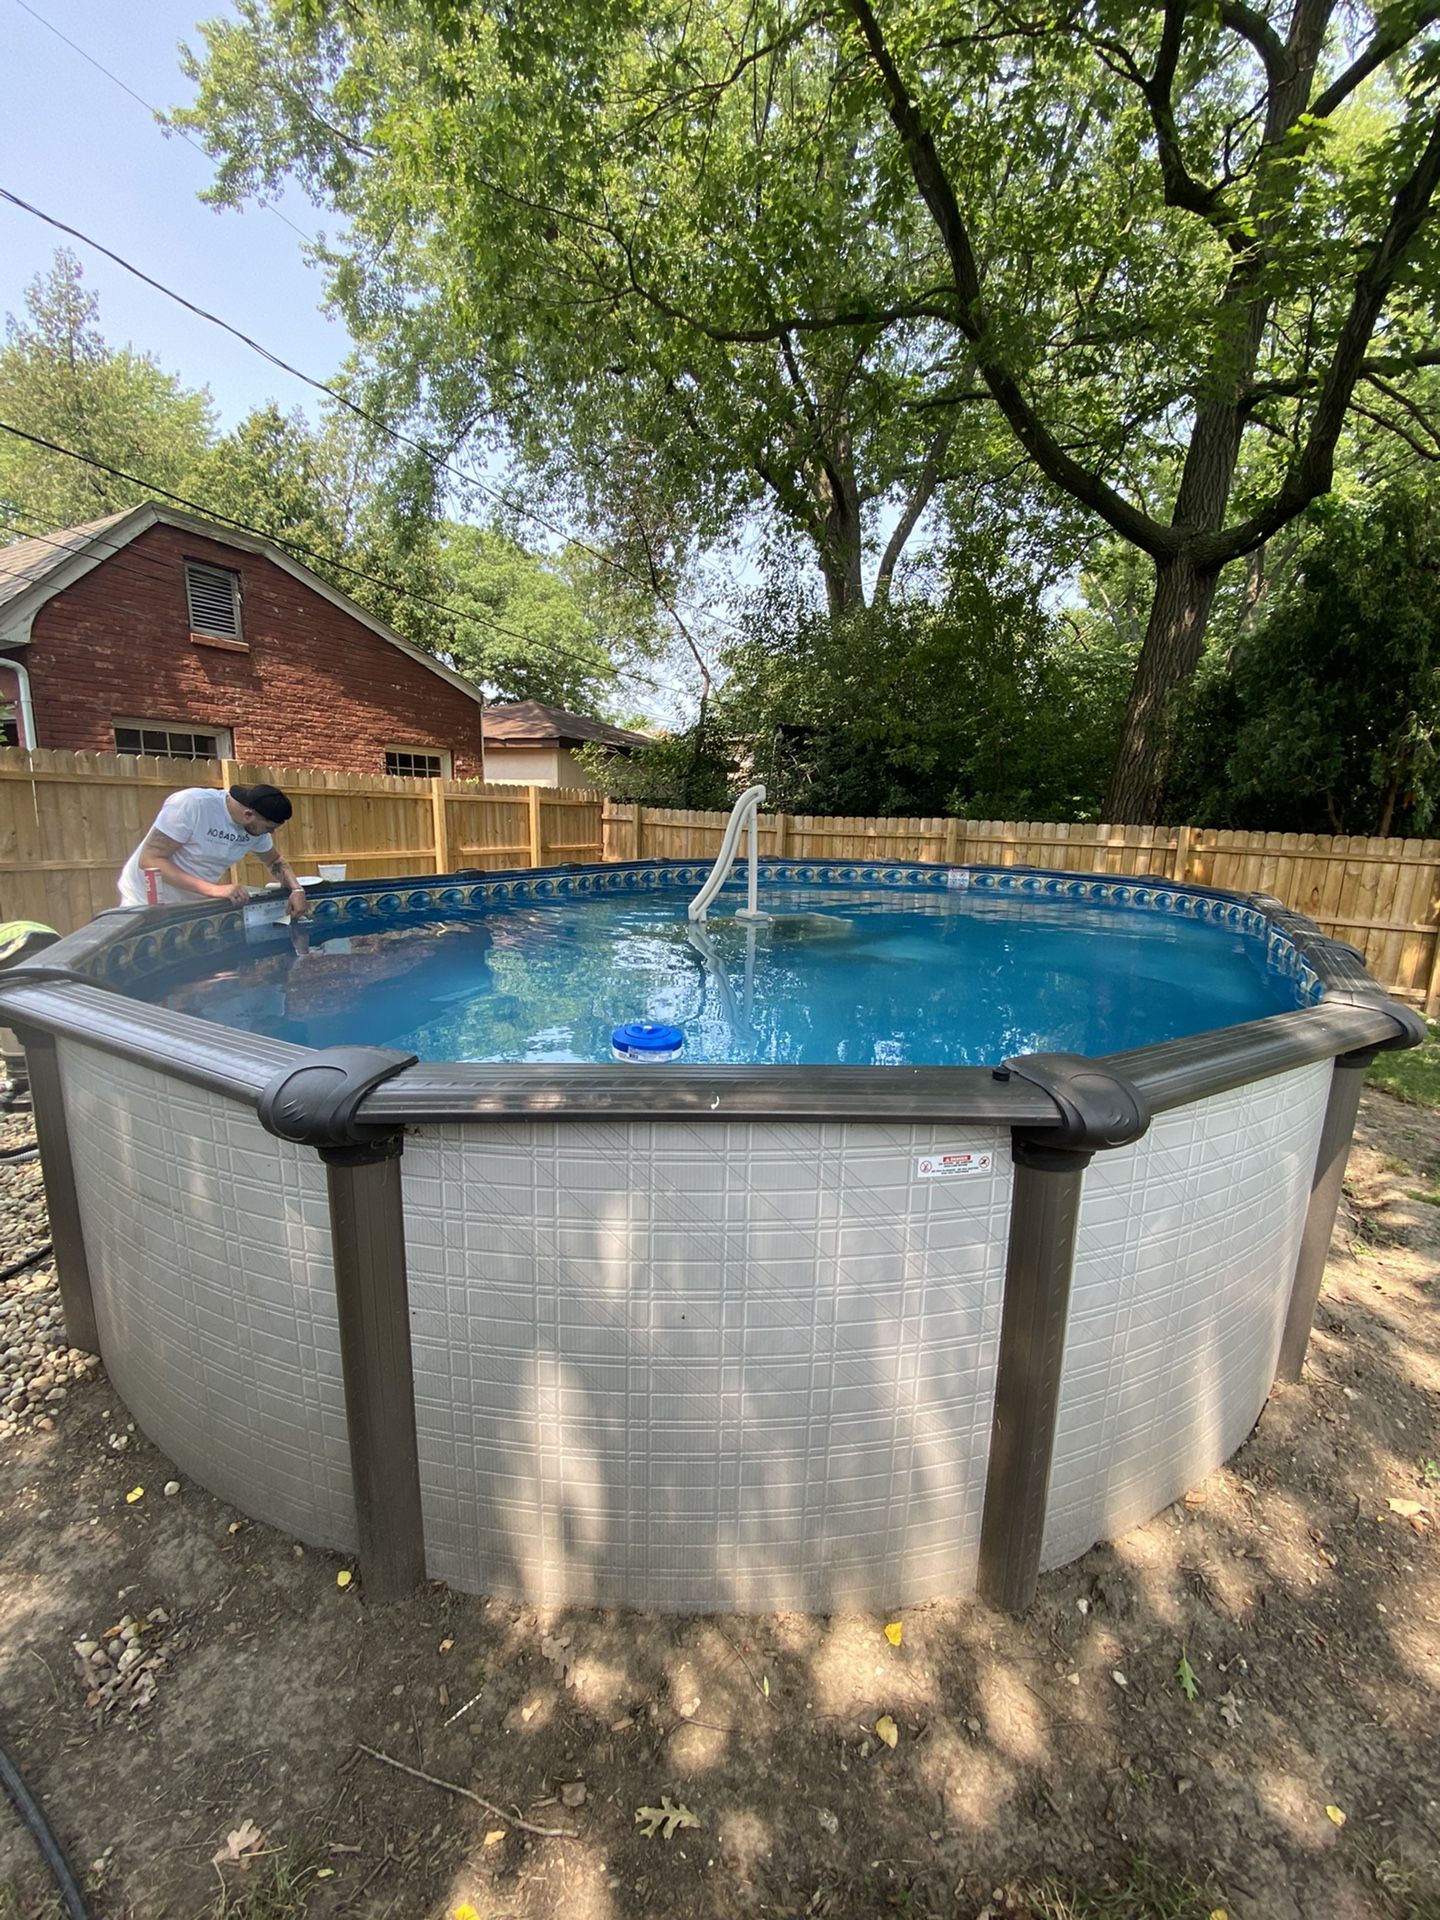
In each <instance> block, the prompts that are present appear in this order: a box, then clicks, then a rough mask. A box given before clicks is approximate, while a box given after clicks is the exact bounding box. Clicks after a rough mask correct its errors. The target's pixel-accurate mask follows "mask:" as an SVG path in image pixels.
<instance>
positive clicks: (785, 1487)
mask: <svg viewBox="0 0 1440 1920" xmlns="http://www.w3.org/2000/svg"><path fill="white" fill-rule="evenodd" d="M706 872H707V868H706V867H705V866H703V865H689V864H686V863H675V862H637V863H633V864H631V865H626V866H618V867H603V868H584V869H571V870H558V871H551V872H537V873H525V874H510V875H447V876H442V877H440V878H438V879H435V880H433V881H432V880H424V881H409V880H407V881H403V882H390V883H384V884H380V883H370V882H367V883H352V884H348V885H347V884H342V885H339V886H332V887H327V888H322V889H319V890H318V892H317V894H316V897H315V909H314V917H313V928H312V932H311V935H310V938H309V941H308V946H306V944H305V943H303V942H301V943H298V944H299V945H300V946H301V947H302V948H303V949H304V950H300V951H297V945H296V944H294V943H292V941H291V938H290V935H289V934H288V932H286V931H285V930H284V929H266V928H264V927H263V926H262V927H256V926H254V925H252V926H250V927H249V928H248V929H247V927H246V925H245V918H246V916H245V915H243V914H242V913H241V911H239V910H237V909H234V908H230V907H225V908H217V907H216V906H214V905H213V903H209V902H206V903H201V904H199V905H197V906H195V907H193V908H192V907H186V908H177V909H138V910H129V911H117V912H114V913H111V914H105V915H102V916H101V917H100V918H99V919H98V920H96V921H94V922H92V923H91V925H90V926H89V927H87V928H84V929H82V930H81V932H79V933H77V934H74V935H72V936H70V937H69V938H68V939H66V940H64V941H62V942H60V943H59V944H58V945H57V946H54V947H52V948H50V949H49V950H48V951H46V952H44V953H43V954H41V955H39V956H37V957H36V958H35V959H33V960H31V961H27V962H25V963H23V964H22V965H21V966H20V967H18V968H15V969H12V970H11V971H10V972H9V973H7V974H6V975H4V976H3V987H0V1012H3V1015H4V1017H5V1018H6V1019H7V1020H8V1021H9V1022H10V1024H12V1025H13V1026H14V1027H15V1028H16V1029H17V1030H18V1031H19V1032H20V1033H21V1034H22V1037H23V1038H24V1040H25V1043H26V1048H27V1053H28V1055H29V1062H30V1074H31V1084H32V1089H33V1092H34V1099H35V1107H36V1121H37V1129H38V1131H39V1134H40V1139H41V1145H42V1150H43V1157H44V1164H45V1175H46V1185H47V1194H48V1198H49V1202H50V1208H51V1215H52V1227H53V1235H54V1240H55V1246H56V1253H57V1263H58V1266H59V1272H60V1280H61V1287H62V1292H63V1295H64V1300H65V1307H66V1314H67V1319H68V1323H69V1330H70V1336H71V1338H72V1340H73V1341H74V1342H75V1344H77V1345H82V1346H89V1347H91V1348H97V1349H98V1350H99V1351H100V1352H101V1353H102V1354H103V1356H104V1359H105V1362H106V1365H107V1367H108V1369H109V1371H110V1374H111V1376H112V1378H113V1380H114V1382H115V1385H116V1387H117V1389H118V1390H119V1392H120V1393H121V1394H122V1396H123V1397H124V1399H125V1400H126V1402H127V1404H128V1405H129V1407H130V1408H131V1410H132V1411H133V1412H134V1414H135V1416H136V1418H137V1420H138V1421H139V1422H140V1424H141V1425H142V1426H143V1427H144V1429H145V1430H146V1432H147V1433H148V1434H149V1435H150V1436H151V1437H152V1438H153V1439H154V1440H155V1441H156V1442H157V1443H158V1444H159V1445H161V1446H162V1447H164V1448H165V1449H166V1451H167V1452H168V1453H169V1454H170V1455H171V1456H172V1458H174V1459H175V1460H176V1461H177V1462H178V1463H179V1465H180V1466H181V1467H182V1468H183V1469H185V1470H186V1471H187V1472H189V1473H190V1474H191V1475H193V1476H194V1477H195V1478H196V1479H197V1480H198V1481H200V1482H202V1483H203V1484H204V1485H206V1486H208V1487H209V1488H211V1489H212V1490H213V1491H214V1492H216V1493H217V1494H219V1495H221V1496H222V1497H224V1498H226V1499H228V1500H230V1501H233V1502H234V1503H235V1504H236V1505H237V1506H239V1507H240V1508H242V1509H243V1510H244V1511H246V1512H248V1513H251V1514H253V1515H255V1516H256V1517H258V1518H261V1519H265V1520H269V1521H272V1522H273V1523H275V1524H277V1525H279V1526H282V1527H285V1528H288V1529H289V1530H290V1531H292V1532H293V1533H295V1534H297V1535H299V1536H300V1537H301V1538H303V1539H305V1540H307V1541H311V1542H314V1543H317V1544H321V1545H325V1546H330V1547H334V1548H338V1549H341V1550H346V1551H350V1550H358V1552H359V1554H360V1558H361V1565H362V1569H363V1572H364V1576H365V1580H366V1584H367V1588H368V1590H369V1591H371V1592H372V1593H373V1594H378V1595H383V1594H387V1593H394V1592H397V1591H400V1590H403V1589H404V1588H405V1587H406V1586H408V1585H411V1584H413V1583H415V1582H416V1581H418V1580H420V1579H422V1578H424V1577H427V1576H428V1577H429V1578H431V1579H439V1580H446V1581H449V1582H451V1583H452V1584H454V1585H456V1586H459V1587H462V1588H465V1589H467V1590H471V1591H479V1592H490V1593H497V1594H504V1595H509V1596H514V1597H520V1598H524V1599H527V1600H530V1601H532V1602H536V1603H545V1604H551V1603H561V1602H573V1603H590V1602H594V1603H620V1604H630V1605H636V1606H656V1607H665V1608H672V1609H684V1610H703V1609H751V1608H777V1607H785V1608H802V1609H809V1610H817V1611H818V1610H829V1609H832V1608H836V1607H841V1606H872V1605H885V1606H892V1605H898V1604H903V1603H907V1602H913V1601H918V1600H922V1599H927V1598H933V1597H937V1596H941V1595H949V1594H958V1593H964V1592H967V1591H970V1590H972V1589H975V1588H976V1587H977V1586H978V1588H979V1590H980V1591H981V1592H982V1593H984V1594H985V1595H986V1596H987V1597H988V1598H990V1599H992V1600H994V1601H996V1602H998V1603H1000V1604H1004V1605H1008V1606H1021V1605H1023V1604H1025V1602H1026V1601H1027V1600H1028V1598H1029V1595H1030V1593H1031V1592H1032V1591H1033V1587H1034V1583H1035V1579H1036V1577H1037V1575H1038V1573H1039V1571H1040V1570H1041V1569H1042V1568H1043V1567H1046V1566H1053V1565H1058V1564H1060V1563H1061V1562H1063V1561H1065V1560H1067V1559H1069V1558H1071V1557H1073V1556H1074V1555H1075V1554H1077V1553H1079V1552H1081V1551H1083V1550H1084V1549H1085V1548H1086V1547H1088V1546H1090V1545H1091V1544H1092V1543H1093V1542H1094V1541H1096V1540H1098V1539H1101V1538H1103V1537H1106V1536H1108V1535H1110V1534H1113V1533H1115V1532H1116V1531H1118V1530H1120V1529H1122V1528H1124V1527H1126V1526H1128V1525H1131V1524H1133V1523H1135V1522H1137V1521H1139V1520H1141V1519H1144V1518H1146V1517H1147V1516H1148V1515H1150V1514H1151V1513H1153V1512H1155V1511H1156V1510H1157V1509H1158V1508H1160V1507H1161V1506H1163V1505H1164V1504H1165V1503H1166V1502H1168V1501H1169V1500H1171V1499H1173V1498H1175V1497H1176V1495H1177V1494H1179V1493H1180V1492H1181V1491H1183V1490H1184V1488H1185V1487H1187V1486H1189V1485H1190V1484H1192V1483H1193V1482H1194V1481H1195V1480H1196V1479H1198V1478H1199V1477H1201V1476H1203V1475H1204V1474H1205V1473H1207V1472H1208V1471H1210V1470H1211V1469H1212V1468H1213V1467H1214V1466H1216V1465H1217V1464H1218V1463H1219V1462H1220V1461H1222V1460H1223V1459H1225V1458H1226V1457H1227V1456H1228V1455H1229V1454H1230V1453H1231V1452H1233V1450H1234V1449H1235V1448H1236V1447H1237V1446H1238V1445H1239V1444H1240V1442H1241V1441H1242V1440H1243V1439H1244V1438H1245V1436H1246V1434H1247V1433H1248V1432H1249V1430H1250V1428H1251V1426H1252V1425H1253V1423H1254V1421H1255V1419H1256V1417H1257V1415H1258V1413H1259V1411H1260V1409H1261V1407H1262V1405H1263V1404H1264V1401H1265V1398H1266V1395H1267V1393H1268V1392H1269V1390H1270V1387H1271V1384H1272V1382H1273V1381H1274V1379H1275V1378H1276V1376H1277V1373H1278V1374H1280V1375H1281V1376H1282V1377H1291V1378H1293V1377H1296V1376H1297V1375H1298V1372H1299V1368H1300V1364H1301V1360H1302V1357H1303V1353H1304V1347H1305V1341H1306V1337H1307V1334H1308V1330H1309V1324H1310V1319H1311V1315H1312V1312H1313V1308H1314V1301H1315V1297H1316V1293H1317V1292H1318V1287H1319V1281H1320V1273H1321V1269H1322V1266H1323V1260H1324V1251H1325V1247H1326V1244H1327V1242H1328V1238H1329V1231H1330V1226H1331V1222H1332V1219H1333V1214H1334V1208H1335V1203H1336V1199H1337V1196H1338V1191H1339V1183H1340V1179H1341V1176H1342V1174H1343V1170H1344V1161H1345V1154H1346V1151H1347V1148H1348V1144H1349V1138H1350V1132H1351V1127H1352V1124H1353V1119H1354V1112H1355V1104H1356V1101H1357V1099H1358V1095H1359V1086H1360V1081H1361V1078H1362V1076H1363V1069H1364V1065H1365V1064H1366V1062H1367V1061H1368V1059H1369V1058H1370V1056H1371V1054H1372V1053H1373V1052H1374V1050H1375V1049H1376V1048H1377V1047H1382V1046H1395V1045H1408V1044H1413V1042H1414V1040H1415V1039H1416V1038H1417V1037H1419V1035H1420V1034H1421V1033H1423V1025H1422V1023H1420V1022H1419V1021H1418V1019H1417V1017H1416V1016H1415V1015H1413V1014H1411V1013H1410V1012H1409V1011H1408V1010H1406V1009H1405V1008H1402V1007H1399V1006H1397V1005H1395V1004H1394V1003H1393V1002H1391V1001H1389V1000H1387V999H1386V997H1385V995H1384V994H1383V992H1382V991H1381V990H1380V989H1379V988H1378V987H1377V986H1376V985H1375V984H1374V982H1372V981H1371V980H1370V979H1369V978H1368V976H1367V975H1366V974H1365V973H1364V970H1363V968H1362V966H1361V965H1360V962H1359V960H1358V957H1357V956H1356V955H1355V954H1354V952H1353V950H1352V949H1350V948H1348V947H1343V946H1340V945H1338V944H1337V943H1335V942H1332V941H1329V940H1327V939H1325V938H1324V937H1323V936H1321V935H1320V934H1319V932H1318V931H1317V930H1316V929H1315V928H1314V927H1313V926H1312V925H1310V923H1308V922H1306V921H1302V920H1300V919H1298V918H1297V917H1296V916H1293V915H1291V914H1288V913H1286V912H1285V911H1284V910H1283V909H1282V908H1281V907H1279V906H1278V904H1277V903H1276V902H1274V901H1269V900H1265V899H1260V898H1255V897H1250V896H1236V895H1226V894H1219V893H1215V892H1212V891H1208V890H1206V889H1202V888H1187V887H1177V886H1172V885H1168V884H1166V883H1164V882H1160V881H1146V880H1133V881H1114V880H1109V879H1100V878H1094V877H1090V876H1082V875H1073V874H1050V873H1036V872H1033V871H1028V870H1017V869H1008V870H1002V869H987V868H963V869H961V868H944V867H919V866H871V865H866V864H857V863H853V862H848V863H840V862H837V863H823V862H822V863H813V862H804V863H799V864H796V863H790V862H784V861H778V862H776V861H772V862H765V863H762V867H761V877H760V885H761V894H760V905H761V906H762V908H765V909H767V910H769V911H771V912H773V913H774V915H775V918H774V920H773V921H772V922H771V923H769V924H763V923H762V924H761V925H759V926H755V925H753V924H751V925H746V924H744V923H742V922H740V921H737V920H735V919H734V918H733V912H734V906H735V904H736V903H737V901H738V897H739V889H738V888H734V889H732V890H731V892H730V893H729V894H726V895H722V897H721V900H720V901H719V903H717V905H716V907H715V908H714V909H713V910H712V917H711V919H710V920H709V921H708V923H706V925H705V926H703V927H700V928H698V929H697V928H691V927H688V926H687V923H686V918H685V902H686V901H687V900H688V899H689V898H690V896H691V895H692V894H693V893H694V891H695V889H696V888H697V887H698V886H699V885H700V883H701V882H702V881H703V880H704V878H705V877H706ZM727 900H728V901H729V903H730V904H729V905H728V906H727V904H726V902H727ZM249 918H250V919H251V920H252V922H253V921H254V919H255V918H256V915H255V914H254V911H253V910H251V912H250V915H249ZM602 935H603V937H602ZM625 1022H649V1023H656V1024H671V1025H674V1026H676V1027H678V1028H679V1029H680V1031H681V1034H682V1036H683V1051H681V1052H680V1054H679V1056H678V1057H676V1058H672V1059H669V1060H667V1061H665V1062H664V1063H663V1064H649V1063H647V1064H642V1065H635V1064H629V1063H619V1062H616V1061H614V1060H612V1059H611V1057H610V1043H611V1033H612V1030H613V1029H614V1028H615V1026H616V1025H617V1024H621V1023H625Z"/></svg>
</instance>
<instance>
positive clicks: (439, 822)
mask: <svg viewBox="0 0 1440 1920" xmlns="http://www.w3.org/2000/svg"><path fill="white" fill-rule="evenodd" d="M430 817H431V820H432V821H433V822H434V832H435V871H436V873H448V872H449V871H450V831H449V822H448V820H447V819H446V816H445V782H444V781H443V780H442V779H441V778H440V777H439V775H438V774H437V775H436V777H435V778H434V779H433V780H432V781H431V782H430Z"/></svg>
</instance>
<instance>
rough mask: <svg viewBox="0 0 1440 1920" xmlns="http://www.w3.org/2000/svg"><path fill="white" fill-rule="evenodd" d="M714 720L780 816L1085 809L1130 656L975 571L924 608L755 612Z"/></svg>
mask: <svg viewBox="0 0 1440 1920" xmlns="http://www.w3.org/2000/svg"><path fill="white" fill-rule="evenodd" d="M728 665H729V669H730V677H729V679H728V681H727V683H726V685H725V688H724V690H723V693H722V695H721V696H720V700H719V702H718V718H719V720H720V724H721V726H722V728H723V730H724V731H725V732H726V733H727V734H728V735H729V736H730V737H732V738H735V739H738V740H745V741H749V742H751V743H753V745H752V751H753V756H754V774H755V777H756V778H757V779H763V780H764V781H765V783H766V787H767V790H768V793H769V796H770V802H771V804H772V805H774V806H776V807H780V808H783V809H784V810H786V811H788V812H793V813H840V814H864V815H885V816H888V815H907V814H909V815H914V814H921V815H934V814H943V813H953V814H962V815H967V816H969V817H972V818H986V819H996V818H1006V819H1085V818H1093V817H1094V816H1095V811H1096V808H1097V807H1098V804H1099V798H1100V789H1101V786H1102V785H1103V782H1104V777H1105V769H1106V766H1107V765H1108V762H1109V757H1110V752H1111V749H1112V746H1113V741H1114V736H1115V731H1116V728H1117V727H1118V724H1119V716H1120V710H1121V707H1122V705H1123V701H1124V692H1125V680H1126V675H1127V672H1128V666H1129V662H1128V659H1127V658H1126V656H1125V655H1124V653H1123V652H1122V651H1121V650H1120V649H1118V648H1114V647H1111V648H1109V649H1106V648H1103V647H1091V646H1087V645H1083V644H1081V643H1079V642H1076V641H1071V640H1067V639H1066V638H1065V636H1064V635H1063V633H1062V630H1061V629H1060V628H1059V626H1058V625H1057V623H1056V622H1055V621H1053V620H1052V619H1050V618H1049V617H1048V616H1046V615H1045V614H1044V613H1042V612H1041V611H1039V610H1038V609H1037V607H1036V605H1035V601H1034V598H1033V596H1032V595H1031V594H1030V593H1029V591H1028V590H1027V589H1026V588H1025V587H1023V586H1017V585H1003V584H997V583H995V582H992V581H988V580H986V579H985V578H984V577H983V576H981V575H978V574H966V575H964V576H962V577H961V578H960V579H958V580H956V581H954V582H953V583H952V584H951V586H950V588H949V590H948V592H947V593H946V594H945V595H944V597H943V599H942V600H941V601H940V602H939V604H938V605H935V606H930V605H927V604H923V603H902V604H898V605H892V606H890V607H888V608H886V609H883V610H878V611H877V610H873V609H872V610H870V611H868V612H855V613H851V614H847V615H843V616H840V617H838V618H832V617H829V616H825V615H820V614H816V615H813V616H812V617H811V618H810V619H808V620H806V621H805V622H804V623H803V624H802V625H801V626H800V627H799V628H798V629H792V630H790V631H787V630H786V629H785V628H784V627H783V626H781V625H778V624H777V623H776V621H775V619H774V614H773V611H772V610H770V609H768V608H762V609H761V610H760V611H759V613H758V614H757V616H756V617H755V619H754V620H753V621H752V628H751V633H750V636H749V637H748V639H747V640H745V641H744V642H743V643H741V644H740V645H738V646H737V647H736V648H735V649H734V650H733V652H732V654H731V656H730V658H729V661H728Z"/></svg>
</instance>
